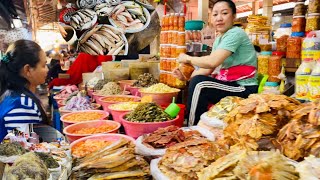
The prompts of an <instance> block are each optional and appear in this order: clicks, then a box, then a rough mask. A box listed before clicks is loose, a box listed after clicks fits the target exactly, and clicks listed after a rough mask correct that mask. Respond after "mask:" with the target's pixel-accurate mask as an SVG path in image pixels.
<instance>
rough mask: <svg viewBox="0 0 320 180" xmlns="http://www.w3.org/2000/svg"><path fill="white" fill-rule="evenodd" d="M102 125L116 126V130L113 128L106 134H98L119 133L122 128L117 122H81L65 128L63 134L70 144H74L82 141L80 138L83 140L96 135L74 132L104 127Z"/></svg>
mask: <svg viewBox="0 0 320 180" xmlns="http://www.w3.org/2000/svg"><path fill="white" fill-rule="evenodd" d="M102 125H110V126H114V127H115V128H113V129H112V130H110V131H106V132H103V133H98V134H107V133H117V132H118V130H119V128H120V126H121V124H120V123H118V122H115V121H110V120H104V121H102V120H96V121H88V122H81V123H76V124H72V125H70V126H68V127H65V128H64V129H63V133H64V134H65V135H66V136H67V138H68V141H69V143H71V142H73V141H75V140H77V139H80V138H83V137H86V136H92V135H95V134H74V133H73V132H74V131H77V130H81V129H83V128H94V127H99V126H102Z"/></svg>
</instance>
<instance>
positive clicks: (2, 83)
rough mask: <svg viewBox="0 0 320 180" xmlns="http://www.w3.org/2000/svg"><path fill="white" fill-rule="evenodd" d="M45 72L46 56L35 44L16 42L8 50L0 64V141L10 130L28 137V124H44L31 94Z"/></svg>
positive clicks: (31, 42) (41, 114) (37, 104)
mask: <svg viewBox="0 0 320 180" xmlns="http://www.w3.org/2000/svg"><path fill="white" fill-rule="evenodd" d="M47 73H48V67H47V65H46V54H45V53H44V51H43V50H42V49H41V47H40V46H39V45H38V44H37V43H35V42H33V41H29V40H18V41H16V42H15V43H13V44H11V45H10V46H9V47H8V50H7V52H6V53H5V55H4V56H3V58H2V59H1V61H0V109H1V111H0V142H1V141H2V140H3V138H4V137H5V136H6V135H7V133H8V131H10V130H13V129H15V128H16V129H18V130H19V131H22V132H25V133H27V134H28V133H29V124H32V123H39V122H46V120H47V116H46V113H45V111H44V109H43V108H42V106H41V102H40V100H39V99H38V98H37V97H36V96H35V94H34V93H35V91H36V87H37V86H38V85H40V84H43V83H44V82H45V80H46V77H47Z"/></svg>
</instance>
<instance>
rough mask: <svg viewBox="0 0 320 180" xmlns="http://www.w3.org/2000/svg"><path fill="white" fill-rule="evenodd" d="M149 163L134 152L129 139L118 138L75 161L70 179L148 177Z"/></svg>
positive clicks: (91, 179)
mask: <svg viewBox="0 0 320 180" xmlns="http://www.w3.org/2000/svg"><path fill="white" fill-rule="evenodd" d="M149 174H150V172H149V164H148V163H147V162H146V161H145V160H144V159H143V158H142V157H140V156H137V155H135V154H134V145H133V144H132V142H131V141H129V140H127V139H124V138H120V139H119V140H118V141H116V142H114V143H112V144H111V145H110V146H107V147H105V148H103V149H101V150H98V151H96V152H94V153H91V154H89V155H87V156H85V157H84V158H81V159H78V160H76V162H75V166H74V168H73V172H72V176H71V179H77V180H82V179H90V180H98V179H99V180H100V179H138V180H139V179H148V178H149V176H150V175H149Z"/></svg>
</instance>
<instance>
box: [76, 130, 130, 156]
mask: <svg viewBox="0 0 320 180" xmlns="http://www.w3.org/2000/svg"><path fill="white" fill-rule="evenodd" d="M120 138H125V139H128V140H130V141H132V142H133V143H134V142H135V139H133V138H132V137H129V136H127V135H123V134H113V133H110V134H96V135H92V136H87V137H83V138H80V139H78V140H75V141H73V142H72V143H71V144H70V149H71V154H72V150H73V147H74V146H76V145H77V144H78V143H80V142H83V141H86V140H88V139H95V140H106V141H110V142H115V141H118V140H119V139H120Z"/></svg>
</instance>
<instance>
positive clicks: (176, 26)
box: [173, 13, 179, 31]
mask: <svg viewBox="0 0 320 180" xmlns="http://www.w3.org/2000/svg"><path fill="white" fill-rule="evenodd" d="M173 30H175V31H178V30H179V13H175V14H174V17H173Z"/></svg>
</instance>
